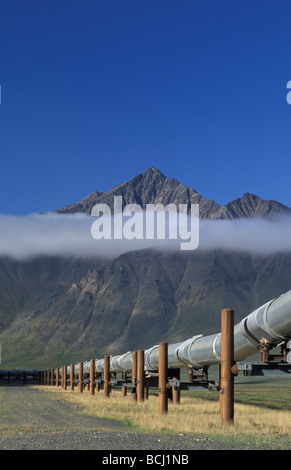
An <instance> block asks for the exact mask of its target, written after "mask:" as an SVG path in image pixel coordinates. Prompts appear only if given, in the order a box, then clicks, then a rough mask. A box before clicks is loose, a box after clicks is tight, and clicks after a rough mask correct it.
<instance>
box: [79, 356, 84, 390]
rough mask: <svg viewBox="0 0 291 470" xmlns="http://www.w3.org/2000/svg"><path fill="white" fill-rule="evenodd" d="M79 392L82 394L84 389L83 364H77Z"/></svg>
mask: <svg viewBox="0 0 291 470" xmlns="http://www.w3.org/2000/svg"><path fill="white" fill-rule="evenodd" d="M78 388H79V392H80V393H83V389H84V377H83V362H79V383H78Z"/></svg>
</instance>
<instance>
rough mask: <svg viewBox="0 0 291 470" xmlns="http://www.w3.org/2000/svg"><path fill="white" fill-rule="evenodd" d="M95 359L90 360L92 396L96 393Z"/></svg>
mask: <svg viewBox="0 0 291 470" xmlns="http://www.w3.org/2000/svg"><path fill="white" fill-rule="evenodd" d="M94 380H95V359H91V360H90V395H94V393H95V387H94V386H95V383H94Z"/></svg>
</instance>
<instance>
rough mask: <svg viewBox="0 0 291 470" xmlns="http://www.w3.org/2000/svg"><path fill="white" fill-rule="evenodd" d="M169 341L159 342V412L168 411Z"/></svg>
mask: <svg viewBox="0 0 291 470" xmlns="http://www.w3.org/2000/svg"><path fill="white" fill-rule="evenodd" d="M167 383H168V343H165V342H162V343H159V413H160V414H165V413H167V412H168V392H167Z"/></svg>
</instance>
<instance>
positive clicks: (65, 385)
mask: <svg viewBox="0 0 291 470" xmlns="http://www.w3.org/2000/svg"><path fill="white" fill-rule="evenodd" d="M64 390H67V366H64Z"/></svg>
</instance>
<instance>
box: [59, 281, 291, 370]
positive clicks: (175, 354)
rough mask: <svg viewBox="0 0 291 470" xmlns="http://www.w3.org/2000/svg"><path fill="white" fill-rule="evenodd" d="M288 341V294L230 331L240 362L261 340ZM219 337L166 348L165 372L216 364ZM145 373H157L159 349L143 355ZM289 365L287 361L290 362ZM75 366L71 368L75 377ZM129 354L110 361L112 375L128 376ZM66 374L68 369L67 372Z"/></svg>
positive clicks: (290, 316)
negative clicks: (125, 373)
mask: <svg viewBox="0 0 291 470" xmlns="http://www.w3.org/2000/svg"><path fill="white" fill-rule="evenodd" d="M290 338H291V290H289V291H288V292H286V293H285V294H282V295H280V296H279V297H277V298H275V299H272V300H270V301H269V302H267V303H265V304H264V305H262V306H261V307H259V308H258V309H256V310H254V311H253V312H252V313H250V314H249V315H248V316H247V317H245V318H243V320H241V322H240V323H238V324H237V325H235V327H234V360H235V361H236V362H237V361H241V360H243V359H245V358H247V357H249V356H251V355H253V354H254V353H256V352H257V351H258V350H259V348H260V342H261V341H262V340H265V341H267V342H269V343H271V344H272V345H273V346H276V345H278V344H279V343H281V342H284V341H288V340H290ZM220 352H221V333H216V334H213V335H209V336H202V335H196V336H193V337H192V338H189V339H187V340H186V341H183V342H180V343H175V344H170V345H168V367H169V369H175V368H182V367H187V366H188V365H190V366H192V367H194V368H195V369H201V368H202V367H204V366H210V365H212V364H217V363H219V362H220ZM144 360H145V370H146V371H149V372H150V371H151V372H155V371H158V369H159V346H158V345H156V346H153V347H151V348H150V349H148V350H146V351H145V352H144ZM290 362H291V361H290ZM78 367H79V365H78V364H76V365H75V366H74V368H75V372H76V373H78ZM131 369H132V353H131V352H130V351H129V352H126V353H125V354H122V355H119V356H112V357H111V358H110V370H111V371H112V372H122V371H125V372H130V371H131ZM83 371H84V373H85V374H86V373H89V371H90V362H89V361H86V362H84V364H83ZM95 371H96V372H97V373H102V372H103V371H104V359H96V360H95ZM68 373H69V368H68Z"/></svg>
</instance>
